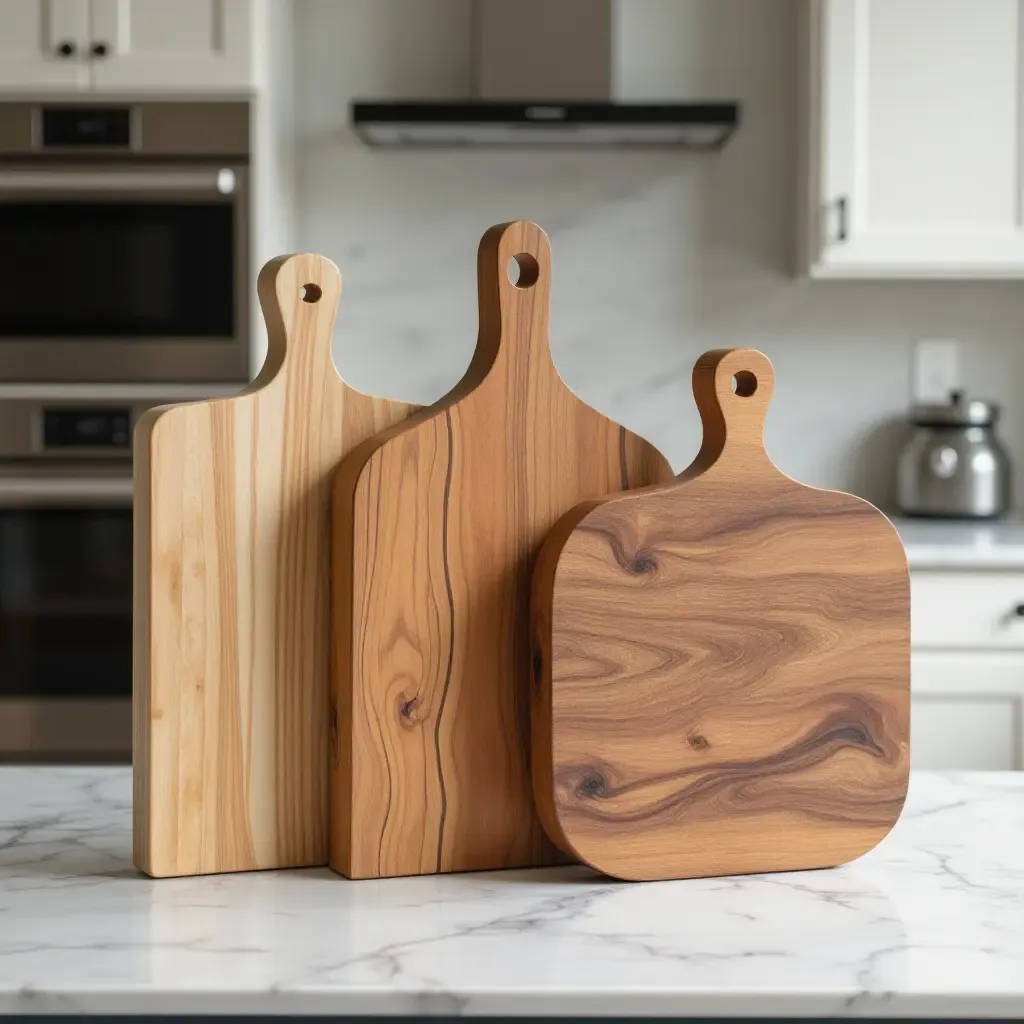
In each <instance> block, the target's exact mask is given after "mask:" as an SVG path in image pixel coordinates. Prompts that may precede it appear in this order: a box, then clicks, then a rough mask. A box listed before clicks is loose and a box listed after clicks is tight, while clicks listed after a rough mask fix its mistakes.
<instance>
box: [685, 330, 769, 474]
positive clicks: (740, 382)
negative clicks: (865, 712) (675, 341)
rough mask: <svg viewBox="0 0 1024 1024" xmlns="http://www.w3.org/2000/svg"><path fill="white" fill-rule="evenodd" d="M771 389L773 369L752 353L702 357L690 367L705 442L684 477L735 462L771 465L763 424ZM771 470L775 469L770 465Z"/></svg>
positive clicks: (714, 352)
mask: <svg viewBox="0 0 1024 1024" xmlns="http://www.w3.org/2000/svg"><path fill="white" fill-rule="evenodd" d="M774 389H775V369H774V367H773V366H772V364H771V361H770V360H769V359H768V357H767V356H766V355H765V354H764V353H763V352H758V351H757V349H753V348H731V349H729V348H721V349H713V350H712V351H710V352H705V353H704V355H702V356H701V357H700V359H698V360H697V363H696V365H695V366H694V368H693V397H694V398H695V399H696V400H697V408H698V409H699V410H700V418H701V422H702V423H703V424H704V440H703V443H702V444H701V448H700V453H699V454H698V456H697V458H696V460H695V461H694V463H693V465H692V466H691V467H690V468H689V469H688V470H686V471H685V472H684V473H683V474H682V476H683V478H688V477H692V476H695V475H698V474H700V473H705V472H707V471H708V470H709V469H711V468H712V467H716V468H717V467H719V466H727V465H728V466H732V465H733V464H734V463H736V462H740V463H743V464H746V465H749V464H751V463H760V464H763V463H765V462H767V463H768V464H769V465H773V464H772V462H771V459H770V458H769V457H768V453H767V452H766V451H765V447H764V419H765V416H766V415H767V413H768V405H769V403H770V402H771V400H772V392H773V391H774ZM773 468H774V466H773Z"/></svg>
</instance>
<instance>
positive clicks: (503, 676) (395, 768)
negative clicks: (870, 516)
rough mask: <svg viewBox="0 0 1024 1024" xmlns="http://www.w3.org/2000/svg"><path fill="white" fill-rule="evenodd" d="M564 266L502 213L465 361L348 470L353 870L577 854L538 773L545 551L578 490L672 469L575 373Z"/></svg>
mask: <svg viewBox="0 0 1024 1024" xmlns="http://www.w3.org/2000/svg"><path fill="white" fill-rule="evenodd" d="M513 258H515V260H516V263H517V264H518V267H519V271H520V276H519V279H518V283H517V284H516V285H513V284H512V283H511V281H510V279H509V276H508V273H507V267H508V265H509V263H510V261H512V260H513ZM550 267H551V254H550V249H549V246H548V240H547V236H546V235H545V234H544V232H543V231H541V229H540V228H539V227H537V225H535V224H530V223H524V222H519V223H514V224H505V225H500V226H498V227H496V228H492V229H491V230H490V231H488V232H487V234H486V235H485V236H484V238H483V241H482V242H481V245H480V250H479V255H478V279H479V291H480V334H479V340H478V342H477V348H476V353H475V355H474V357H473V361H472V363H471V365H470V368H469V370H468V372H467V374H466V376H465V377H464V378H463V380H462V381H461V382H460V383H459V384H458V385H457V387H456V388H455V389H454V390H453V391H452V392H451V394H449V395H448V396H447V397H446V398H445V399H443V400H442V401H441V402H440V403H438V404H437V405H436V406H433V407H431V409H430V410H429V411H428V412H427V413H424V414H423V415H422V416H419V417H417V418H416V420H415V421H414V422H410V423H409V424H405V425H403V426H402V427H396V428H395V429H392V430H389V431H385V432H384V433H383V434H382V435H380V436H379V437H377V438H375V439H373V440H372V441H371V442H368V443H367V444H366V445H365V446H362V447H360V448H359V449H358V450H357V451H356V452H353V453H352V455H350V456H349V457H348V458H347V459H346V460H345V461H344V462H343V464H342V468H341V470H340V472H339V474H338V479H337V483H336V488H335V502H334V537H335V545H334V558H335V564H334V579H335V586H336V589H335V602H334V615H335V620H334V622H335V637H334V654H335V659H336V660H335V663H334V669H333V680H334V695H335V702H336V717H337V723H338V735H337V742H336V745H335V749H334V757H333V784H334V786H333V790H332V798H331V811H332V819H331V826H332V833H331V866H332V867H334V868H335V869H336V870H338V871H340V872H342V873H344V874H346V875H348V876H350V877H353V878H367V877H379V876H386V875H415V874H427V873H433V872H441V871H469V870H474V869H485V868H505V867H518V866H523V865H531V864H550V863H552V862H554V861H556V860H558V859H560V855H559V854H558V852H557V851H556V850H555V849H554V847H553V846H552V845H551V843H550V842H549V841H548V840H547V839H546V837H545V835H544V831H543V829H542V827H541V825H540V823H539V822H538V821H537V819H536V815H535V812H534V809H533V801H532V796H531V786H530V771H529V738H530V726H529V704H530V697H529V686H530V643H529V579H530V571H531V568H532V564H533V557H534V555H535V553H536V550H537V548H538V547H539V545H540V542H541V540H542V539H543V537H544V535H545V533H546V532H547V531H548V529H549V528H550V527H551V525H552V524H553V523H554V522H555V521H556V520H557V519H558V517H559V516H560V515H562V514H563V513H564V512H565V511H566V510H567V509H570V508H572V507H573V506H574V505H575V504H576V503H577V502H578V501H580V500H581V499H584V498H588V497H594V496H597V495H602V494H607V493H610V492H612V491H620V490H623V489H625V488H627V487H631V486H636V485H639V484H645V483H651V482H654V481H659V480H669V479H671V471H670V469H669V466H668V463H667V462H666V461H665V459H664V458H663V457H662V456H661V455H660V454H659V453H658V452H657V451H656V450H655V449H654V448H652V447H651V446H650V445H649V444H647V443H646V442H645V441H643V440H642V439H641V438H639V437H637V436H636V435H635V434H632V433H630V432H629V431H627V430H625V429H624V428H622V427H620V426H618V425H616V424H615V423H612V422H611V421H610V420H608V419H607V418H605V417H604V416H602V415H600V414H599V413H598V412H596V411H595V410H593V409H591V408H590V407H589V406H587V405H585V404H584V403H583V402H581V401H580V400H579V399H578V398H577V397H576V396H575V395H574V394H573V393H572V392H571V391H569V389H568V388H567V387H566V386H565V384H564V383H563V382H562V380H561V378H560V377H559V376H558V372H557V371H556V370H555V368H554V365H553V364H552V362H551V355H550V351H549V342H548V305H549V280H550ZM403 427H404V429H403Z"/></svg>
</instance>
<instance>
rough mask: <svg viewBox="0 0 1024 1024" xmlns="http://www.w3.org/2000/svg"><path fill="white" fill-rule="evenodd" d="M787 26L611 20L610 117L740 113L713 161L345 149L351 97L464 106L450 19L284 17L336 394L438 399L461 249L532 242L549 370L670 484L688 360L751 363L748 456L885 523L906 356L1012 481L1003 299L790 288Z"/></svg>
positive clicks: (694, 7)
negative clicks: (1000, 442)
mask: <svg viewBox="0 0 1024 1024" xmlns="http://www.w3.org/2000/svg"><path fill="white" fill-rule="evenodd" d="M800 2H801V0H771V2H767V3H766V2H765V0H626V2H622V0H620V5H619V18H620V23H621V32H620V34H619V37H618V40H619V42H618V46H619V54H618V56H619V65H620V71H621V89H622V95H623V96H624V97H625V98H632V99H644V98H652V99H673V98H679V97H723V98H738V99H739V100H741V101H742V103H743V121H744V123H743V125H742V126H741V128H740V130H739V132H738V133H737V135H736V136H735V137H734V139H733V141H732V142H731V143H730V144H729V145H728V147H727V148H726V149H725V150H724V151H723V152H722V153H720V154H717V155H692V154H686V153H683V152H671V151H669V152H662V153H651V152H646V153H640V152H632V153H630V152H620V153H610V152H607V151H600V150H590V151H577V152H572V153H553V152H529V151H509V152H493V151H492V152H485V151H441V152H416V151H410V150H398V151H379V150H376V151H375V150H370V149H367V148H366V147H364V146H363V145H362V144H361V143H360V142H359V141H357V140H356V139H355V138H354V137H353V136H352V134H351V132H350V131H349V129H348V128H347V118H348V103H349V100H350V99H351V98H352V97H373V98H382V97H392V98H397V97H404V96H409V97H429V96H443V97H458V96H464V95H466V93H467V91H468V88H469V81H470V67H471V65H470V60H471V54H470V37H469V21H470V19H469V2H468V0H416V2H415V3H413V2H411V0H302V2H301V3H300V4H298V5H297V15H296V16H297V19H298V20H297V24H296V47H297V49H296V65H297V70H298V76H299V77H298V88H297V97H298V110H297V121H296V132H297V136H298V143H299V150H298V163H297V182H298V241H299V244H300V246H301V247H303V248H308V249H313V250H319V251H322V252H324V253H326V254H327V255H329V256H330V257H331V258H332V259H334V260H335V261H336V262H337V263H338V264H339V265H340V266H341V269H342V273H343V275H344V280H345V295H344V297H343V299H342V309H341V314H340V316H339V325H338V328H337V332H336V344H335V360H336V362H337V364H338V366H339V369H341V371H342V372H343V373H344V375H345V376H346V378H347V379H348V380H349V381H350V382H351V383H352V384H353V385H355V386H357V387H360V388H364V389H366V390H369V391H376V392H381V393H386V394H390V395H394V396H399V397H403V398H408V399H413V400H417V401H420V402H429V401H433V400H434V399H436V398H438V397H439V396H441V395H442V394H443V393H444V392H445V391H446V390H447V389H448V388H449V387H450V386H451V385H452V384H453V383H454V382H455V381H456V380H457V379H458V378H459V376H460V375H461V373H462V371H463V370H464V368H465V366H466V364H467V362H468V360H469V357H470V353H471V351H472V348H473V343H474V340H475V334H476V296H475V249H476V243H477V241H478V238H479V236H480V234H481V233H482V232H483V230H484V229H485V228H486V227H487V226H489V225H490V224H492V223H496V222H499V221H503V220H510V219H515V218H530V219H533V220H536V221H538V222H539V223H540V224H541V225H543V226H544V227H545V228H546V229H547V231H548V233H549V234H550V235H551V241H552V246H553V250H554V278H553V298H552V326H551V336H552V350H553V354H554V359H555V362H556V364H557V365H558V368H559V370H560V371H561V373H562V375H563V376H564V378H565V380H566V381H567V382H568V383H569V385H570V386H571V387H572V388H573V389H574V390H575V391H576V392H577V393H578V394H579V395H580V396H581V397H583V398H584V399H585V400H586V401H588V402H590V403H591V404H593V405H595V406H597V407H598V408H600V409H601V410H603V411H605V412H606V413H608V414H609V415H611V416H613V417H614V418H616V419H618V420H620V421H621V422H623V423H625V424H627V425H628V426H629V427H631V428H633V429H634V430H637V431H639V432H640V433H642V434H644V435H646V436H647V437H648V438H649V439H650V440H652V441H654V442H655V443H656V444H658V445H659V446H661V448H662V449H663V450H664V452H665V453H666V455H668V457H669V458H670V459H671V461H672V462H673V464H674V465H676V466H677V467H682V466H683V465H685V464H686V463H687V462H688V461H689V460H690V458H691V457H692V455H693V454H694V452H695V451H696V448H697V446H698V443H699V422H698V419H697V416H696V412H695V411H694V409H693V404H692V399H691V396H690V392H689V374H690V369H691V366H692V364H693V360H694V359H695V357H696V356H697V355H698V354H699V353H700V352H702V351H703V350H704V349H707V348H713V347H722V346H734V345H753V346H756V347H758V348H761V349H763V350H764V351H765V352H767V353H768V354H769V356H770V357H771V358H772V360H773V361H774V363H775V366H776V370H777V374H778V381H777V386H776V394H775V401H774V404H773V407H772V410H771V413H770V415H769V420H768V427H767V441H768V445H769V448H770V451H771V453H772V455H773V456H774V458H775V460H776V462H777V463H778V464H779V466H780V467H781V468H782V469H784V470H785V471H787V472H788V473H790V474H792V475H794V476H796V477H798V478H800V479H801V480H804V481H806V482H809V483H815V484H819V485H822V486H837V487H843V488H847V489H852V490H854V491H857V492H858V493H862V494H865V495H866V496H868V497H871V498H873V499H875V500H879V501H884V500H885V499H886V497H887V495H888V494H889V493H890V483H889V481H890V478H891V467H892V461H893V459H894V458H895V453H896V451H897V450H898V446H899V443H900V439H901V437H902V431H901V427H900V419H901V417H902V416H903V413H904V410H905V407H906V403H907V399H908V395H909V387H910V384H909V379H910V353H911V346H912V343H913V341H914V340H915V339H917V338H920V337H956V338H960V339H961V340H962V342H963V362H964V367H965V370H964V376H965V380H964V383H965V384H966V385H967V386H968V388H969V389H970V390H971V391H973V392H977V393H979V394H983V395H985V396H987V397H992V398H995V399H997V400H999V401H1001V402H1003V403H1004V404H1005V406H1006V409H1005V422H1004V425H1003V426H1004V435H1005V437H1006V439H1007V441H1008V442H1009V443H1010V445H1011V447H1012V448H1013V450H1014V453H1015V455H1016V461H1017V463H1018V465H1020V466H1022V467H1024V400H1022V399H1021V397H1020V396H1019V394H1018V392H1019V389H1020V387H1021V384H1022V383H1024V343H1022V335H1024V283H1022V284H1015V283H1012V282H993V283H940V282H922V283H895V282H893V283H863V282H835V283H818V282H810V281H801V280H798V279H796V278H795V277H794V276H793V273H792V268H793V252H794V248H795V246H794V240H793V235H794V226H795V222H796V216H797V188H796V182H797V177H798V172H797V168H798V148H797V147H798V144H799V140H798V73H799V65H800V57H799V47H798V25H797V21H798V19H797V14H798V8H799V3H800ZM907 130H908V131H913V125H907ZM1022 479H1024V476H1022ZM1019 489H1020V490H1021V491H1024V484H1022V485H1021V487H1020V488H1019Z"/></svg>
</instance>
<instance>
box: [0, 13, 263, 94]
mask: <svg viewBox="0 0 1024 1024" xmlns="http://www.w3.org/2000/svg"><path fill="white" fill-rule="evenodd" d="M258 2H259V0H188V2H187V3H181V2H169V0H17V2H8V3H5V4H3V5H2V6H0V91H3V92H6V93H12V92H38V91H39V90H54V91H69V92H83V93H90V92H92V93H102V94H120V93H143V94H145V93H155V92H174V93H181V92H214V93H223V92H229V91H233V92H240V91H246V90H248V89H249V88H251V87H252V86H253V85H254V84H255V82H254V81H253V75H254V72H253V68H254V64H255V60H254V49H255V45H254V27H255V21H256V18H255V16H254V11H253V8H254V6H255V5H256V4H257V3H258Z"/></svg>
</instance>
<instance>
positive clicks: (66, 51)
mask: <svg viewBox="0 0 1024 1024" xmlns="http://www.w3.org/2000/svg"><path fill="white" fill-rule="evenodd" d="M76 49H77V47H76V46H75V44H74V43H73V42H71V40H70V39H65V40H64V41H63V42H62V43H58V44H57V56H58V57H74V55H75V50H76Z"/></svg>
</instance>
